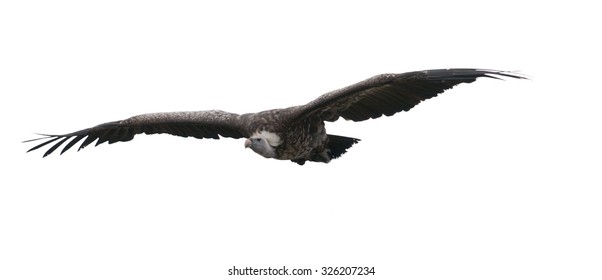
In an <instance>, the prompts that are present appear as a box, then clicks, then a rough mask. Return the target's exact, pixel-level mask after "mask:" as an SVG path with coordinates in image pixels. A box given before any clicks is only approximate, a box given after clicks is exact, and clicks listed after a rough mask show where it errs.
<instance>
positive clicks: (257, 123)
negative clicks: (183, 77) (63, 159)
mask: <svg viewBox="0 0 602 280" xmlns="http://www.w3.org/2000/svg"><path fill="white" fill-rule="evenodd" d="M480 77H489V78H495V79H500V77H509V78H517V79H524V78H525V77H523V76H520V75H518V74H515V73H511V72H504V71H495V70H481V69H439V70H426V71H415V72H408V73H402V74H382V75H377V76H374V77H372V78H370V79H367V80H364V81H361V82H359V83H357V84H354V85H351V86H348V87H345V88H342V89H338V90H335V91H331V92H329V93H326V94H324V95H322V96H320V97H318V99H316V100H314V101H311V102H309V103H307V104H305V105H301V106H293V107H289V108H285V109H274V110H267V111H263V112H258V113H250V114H242V115H239V114H234V113H228V112H224V111H219V110H210V111H194V112H171V113H151V114H143V115H138V116H134V117H131V118H128V119H125V120H120V121H114V122H108V123H103V124H100V125H97V126H94V127H91V128H86V129H82V130H80V131H76V132H72V133H67V134H61V135H58V134H57V135H54V134H42V135H43V136H44V137H42V138H37V139H32V140H28V141H25V142H30V141H37V140H42V139H46V140H47V141H45V142H43V143H41V144H39V145H37V146H35V147H33V148H31V149H29V150H28V151H27V152H30V151H33V150H37V149H39V148H41V147H44V146H47V145H50V144H54V145H52V146H50V149H48V150H47V151H46V153H44V157H45V156H47V155H49V154H51V153H52V152H54V151H55V150H56V149H57V148H59V147H60V146H61V145H62V144H64V143H67V144H66V145H65V146H64V147H63V149H62V151H61V154H62V153H64V152H65V151H67V150H69V148H71V147H73V146H74V145H75V144H77V142H79V141H81V140H84V139H85V140H84V141H83V142H82V143H81V145H80V146H79V148H78V150H81V149H83V148H85V147H86V146H87V145H89V144H90V143H92V142H94V141H95V140H97V141H96V145H97V146H98V145H99V144H102V143H104V142H109V144H112V143H115V142H120V141H122V142H125V141H130V140H132V139H134V136H135V135H136V134H140V133H146V134H156V133H168V134H171V135H176V136H182V137H190V136H192V137H195V138H199V139H203V138H213V139H219V138H220V136H222V137H230V138H243V137H244V138H246V140H245V148H251V150H253V151H254V152H255V153H258V154H259V155H261V156H263V157H265V158H273V159H281V160H291V161H293V162H296V163H298V164H300V165H303V164H304V163H305V162H306V161H308V160H309V161H315V162H325V163H328V162H330V160H332V159H335V158H338V157H340V156H341V155H343V154H344V153H345V152H347V149H349V148H351V146H353V144H355V143H357V142H358V141H359V139H356V138H351V137H345V136H337V135H331V134H327V133H326V129H325V126H324V122H325V121H327V122H334V121H336V120H338V119H339V117H342V118H343V119H346V120H352V121H356V122H358V121H364V120H367V119H376V118H379V117H381V116H382V115H385V116H392V115H394V114H395V113H398V112H401V111H408V110H410V109H412V108H413V107H414V106H415V105H416V104H418V103H420V101H422V100H425V99H429V98H431V97H434V96H436V95H437V94H439V93H442V92H443V91H445V90H447V89H450V88H452V87H454V86H455V85H457V84H461V83H472V82H474V81H475V80H476V79H477V78H480ZM57 141H58V142H57ZM55 142H56V143H55Z"/></svg>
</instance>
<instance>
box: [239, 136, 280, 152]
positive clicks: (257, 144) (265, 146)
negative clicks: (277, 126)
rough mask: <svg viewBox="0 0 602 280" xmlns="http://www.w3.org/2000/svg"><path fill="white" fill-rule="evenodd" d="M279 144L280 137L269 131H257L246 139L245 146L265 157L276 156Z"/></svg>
mask: <svg viewBox="0 0 602 280" xmlns="http://www.w3.org/2000/svg"><path fill="white" fill-rule="evenodd" d="M278 145H280V137H279V136H278V135H276V134H275V133H271V132H267V131H262V132H260V133H255V134H253V136H251V137H249V138H248V139H247V140H245V148H251V150H253V152H255V153H258V154H260V155H262V156H263V157H265V158H275V157H276V147H277V146H278Z"/></svg>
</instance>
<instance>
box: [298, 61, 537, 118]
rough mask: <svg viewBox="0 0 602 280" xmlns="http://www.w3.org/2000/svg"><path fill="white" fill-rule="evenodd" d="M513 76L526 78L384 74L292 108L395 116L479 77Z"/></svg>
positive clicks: (472, 72)
mask: <svg viewBox="0 0 602 280" xmlns="http://www.w3.org/2000/svg"><path fill="white" fill-rule="evenodd" d="M480 77H489V78H494V79H500V78H499V77H510V78H518V79H525V77H523V76H520V75H518V74H515V73H511V72H504V71H494V70H481V69H438V70H426V71H415V72H408V73H403V74H382V75H377V76H374V77H372V78H370V79H367V80H364V81H362V82H359V83H357V84H354V85H351V86H348V87H345V88H341V89H338V90H335V91H332V92H329V93H326V94H324V95H322V96H320V97H319V98H318V99H316V100H314V101H312V102H310V103H308V104H306V105H303V106H298V107H294V108H291V109H292V110H294V112H291V113H290V115H289V116H291V119H296V120H298V119H303V118H309V117H316V116H317V117H318V118H320V119H322V120H324V121H336V120H337V119H338V118H339V117H343V118H344V119H346V120H352V121H364V120H367V119H376V118H379V117H381V116H382V115H385V116H392V115H393V114H395V113H399V112H401V111H408V110H410V109H412V108H413V107H414V106H416V105H417V104H418V103H420V102H421V101H423V100H426V99H429V98H431V97H435V96H437V95H438V94H439V93H442V92H444V91H445V90H447V89H450V88H452V87H454V86H455V85H458V84H461V83H472V82H474V81H475V80H476V79H477V78H480Z"/></svg>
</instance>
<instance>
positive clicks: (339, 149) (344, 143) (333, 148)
mask: <svg viewBox="0 0 602 280" xmlns="http://www.w3.org/2000/svg"><path fill="white" fill-rule="evenodd" d="M359 141H360V139H356V138H350V137H344V136H338V135H331V134H328V156H329V157H330V158H331V159H335V158H338V157H340V156H342V155H343V154H344V153H346V152H347V149H349V148H351V146H353V144H355V143H357V142H359Z"/></svg>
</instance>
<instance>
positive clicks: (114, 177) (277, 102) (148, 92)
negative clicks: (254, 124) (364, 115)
mask: <svg viewBox="0 0 602 280" xmlns="http://www.w3.org/2000/svg"><path fill="white" fill-rule="evenodd" d="M214 2H216V1H214ZM588 3H592V4H591V5H590V4H588ZM597 11H599V9H598V8H594V4H593V2H587V1H570V2H564V3H559V1H551V2H541V1H531V2H529V1H501V2H500V1H498V2H487V1H390V2H383V1H364V2H363V3H355V2H351V1H340V2H325V1H315V2H313V1H302V2H298V3H297V4H285V3H284V2H282V1H220V2H219V4H217V3H214V4H208V3H201V2H199V1H123V0H120V1H86V2H84V1H3V2H2V4H0V32H1V33H0V40H1V43H0V71H1V72H0V92H1V97H0V98H2V100H1V105H0V106H1V114H2V116H1V117H2V120H3V121H2V125H3V128H2V131H3V132H2V137H1V138H0V141H2V143H1V146H0V147H1V148H0V149H2V150H1V151H0V154H1V161H2V176H1V177H2V178H1V180H2V182H1V187H0V227H1V229H0V279H243V278H244V279H247V277H242V276H227V270H228V269H229V268H231V267H232V266H237V267H246V266H253V267H256V268H264V267H269V266H271V267H281V266H282V265H286V266H287V267H289V268H312V269H317V270H319V269H320V267H322V266H374V267H375V268H376V275H375V276H368V277H357V278H354V279H600V278H602V268H601V264H602V238H601V236H602V225H601V223H602V206H601V205H602V204H601V201H602V191H601V189H600V188H601V187H602V180H601V175H600V171H601V167H602V162H601V158H602V148H601V147H600V143H601V142H602V135H601V130H600V120H602V113H600V105H601V103H600V101H601V98H600V89H599V86H600V83H599V80H600V76H599V75H600V73H599V65H600V63H601V62H602V61H601V59H600V49H601V47H602V46H601V44H600V43H599V39H600V29H599V27H600V26H601V22H600V20H599V13H598V12H597ZM449 67H477V68H492V69H500V70H518V71H520V73H524V74H527V75H529V76H530V77H531V78H532V79H531V80H529V81H527V80H506V81H497V80H493V79H489V80H487V79H481V80H479V81H477V82H475V83H473V84H469V85H461V86H458V87H456V88H454V89H453V90H450V91H448V92H446V93H445V94H443V95H441V96H439V97H437V98H434V99H431V100H428V101H426V102H424V103H422V104H420V105H419V106H417V107H416V108H414V109H413V110H411V111H410V112H406V113H400V114H397V115H395V116H394V117H391V118H382V119H378V120H371V121H366V122H361V123H352V122H344V121H339V122H337V123H330V124H328V125H329V126H328V129H329V132H330V133H333V134H339V135H346V136H351V137H356V138H360V139H362V142H360V143H359V144H357V145H356V146H354V147H353V148H352V149H351V150H350V151H349V152H348V153H347V154H345V155H344V156H343V157H342V158H340V159H337V160H335V161H333V162H331V163H330V164H328V165H325V164H316V163H308V164H306V165H305V166H298V165H296V164H294V163H291V162H285V161H276V160H266V159H263V158H262V157H260V156H258V155H256V154H254V153H253V152H251V151H250V150H245V149H244V148H243V142H244V141H243V140H242V139H239V140H233V139H225V140H219V141H215V140H196V139H186V138H179V137H173V136H167V135H154V136H146V135H141V136H137V137H136V139H135V140H134V141H132V142H129V143H118V144H113V145H107V144H103V145H101V146H98V147H96V148H94V147H92V146H90V147H88V148H87V149H85V150H83V151H80V152H79V153H78V152H75V150H71V151H69V152H67V153H66V154H64V155H63V156H58V155H52V156H49V157H47V158H44V159H42V158H41V156H42V154H43V152H42V151H36V152H32V153H28V154H26V153H25V151H26V150H27V149H29V148H30V147H32V146H33V145H34V144H31V143H28V144H22V143H21V141H23V140H27V139H30V138H34V137H35V135H34V134H33V133H34V132H40V133H67V132H72V131H75V130H79V129H82V128H86V127H90V126H93V125H96V124H99V123H103V122H108V121H114V120H120V119H123V118H127V117H130V116H132V115H135V114H140V113H149V112H160V111H178V110H206V109H222V110H226V111H231V112H236V113H245V112H254V111H259V110H264V109H271V108H281V107H288V106H292V105H298V104H303V103H305V102H308V101H310V100H312V99H314V98H316V97H318V96H319V95H320V94H323V93H325V92H327V91H330V90H333V89H337V88H340V87H343V86H347V85H349V84H352V83H355V82H358V81H360V80H362V79H365V78H368V77H370V76H372V75H376V74H380V73H387V72H393V73H396V72H397V73H400V72H407V71H414V70H424V69H431V68H449ZM316 274H317V273H316ZM331 277H332V276H330V277H328V276H319V275H314V276H312V277H307V278H303V277H272V278H269V279H330V278H331ZM260 278H261V279H268V278H266V277H254V278H249V279H260ZM350 278H353V277H350ZM337 279H338V278H337ZM340 279H347V278H346V277H340Z"/></svg>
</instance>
